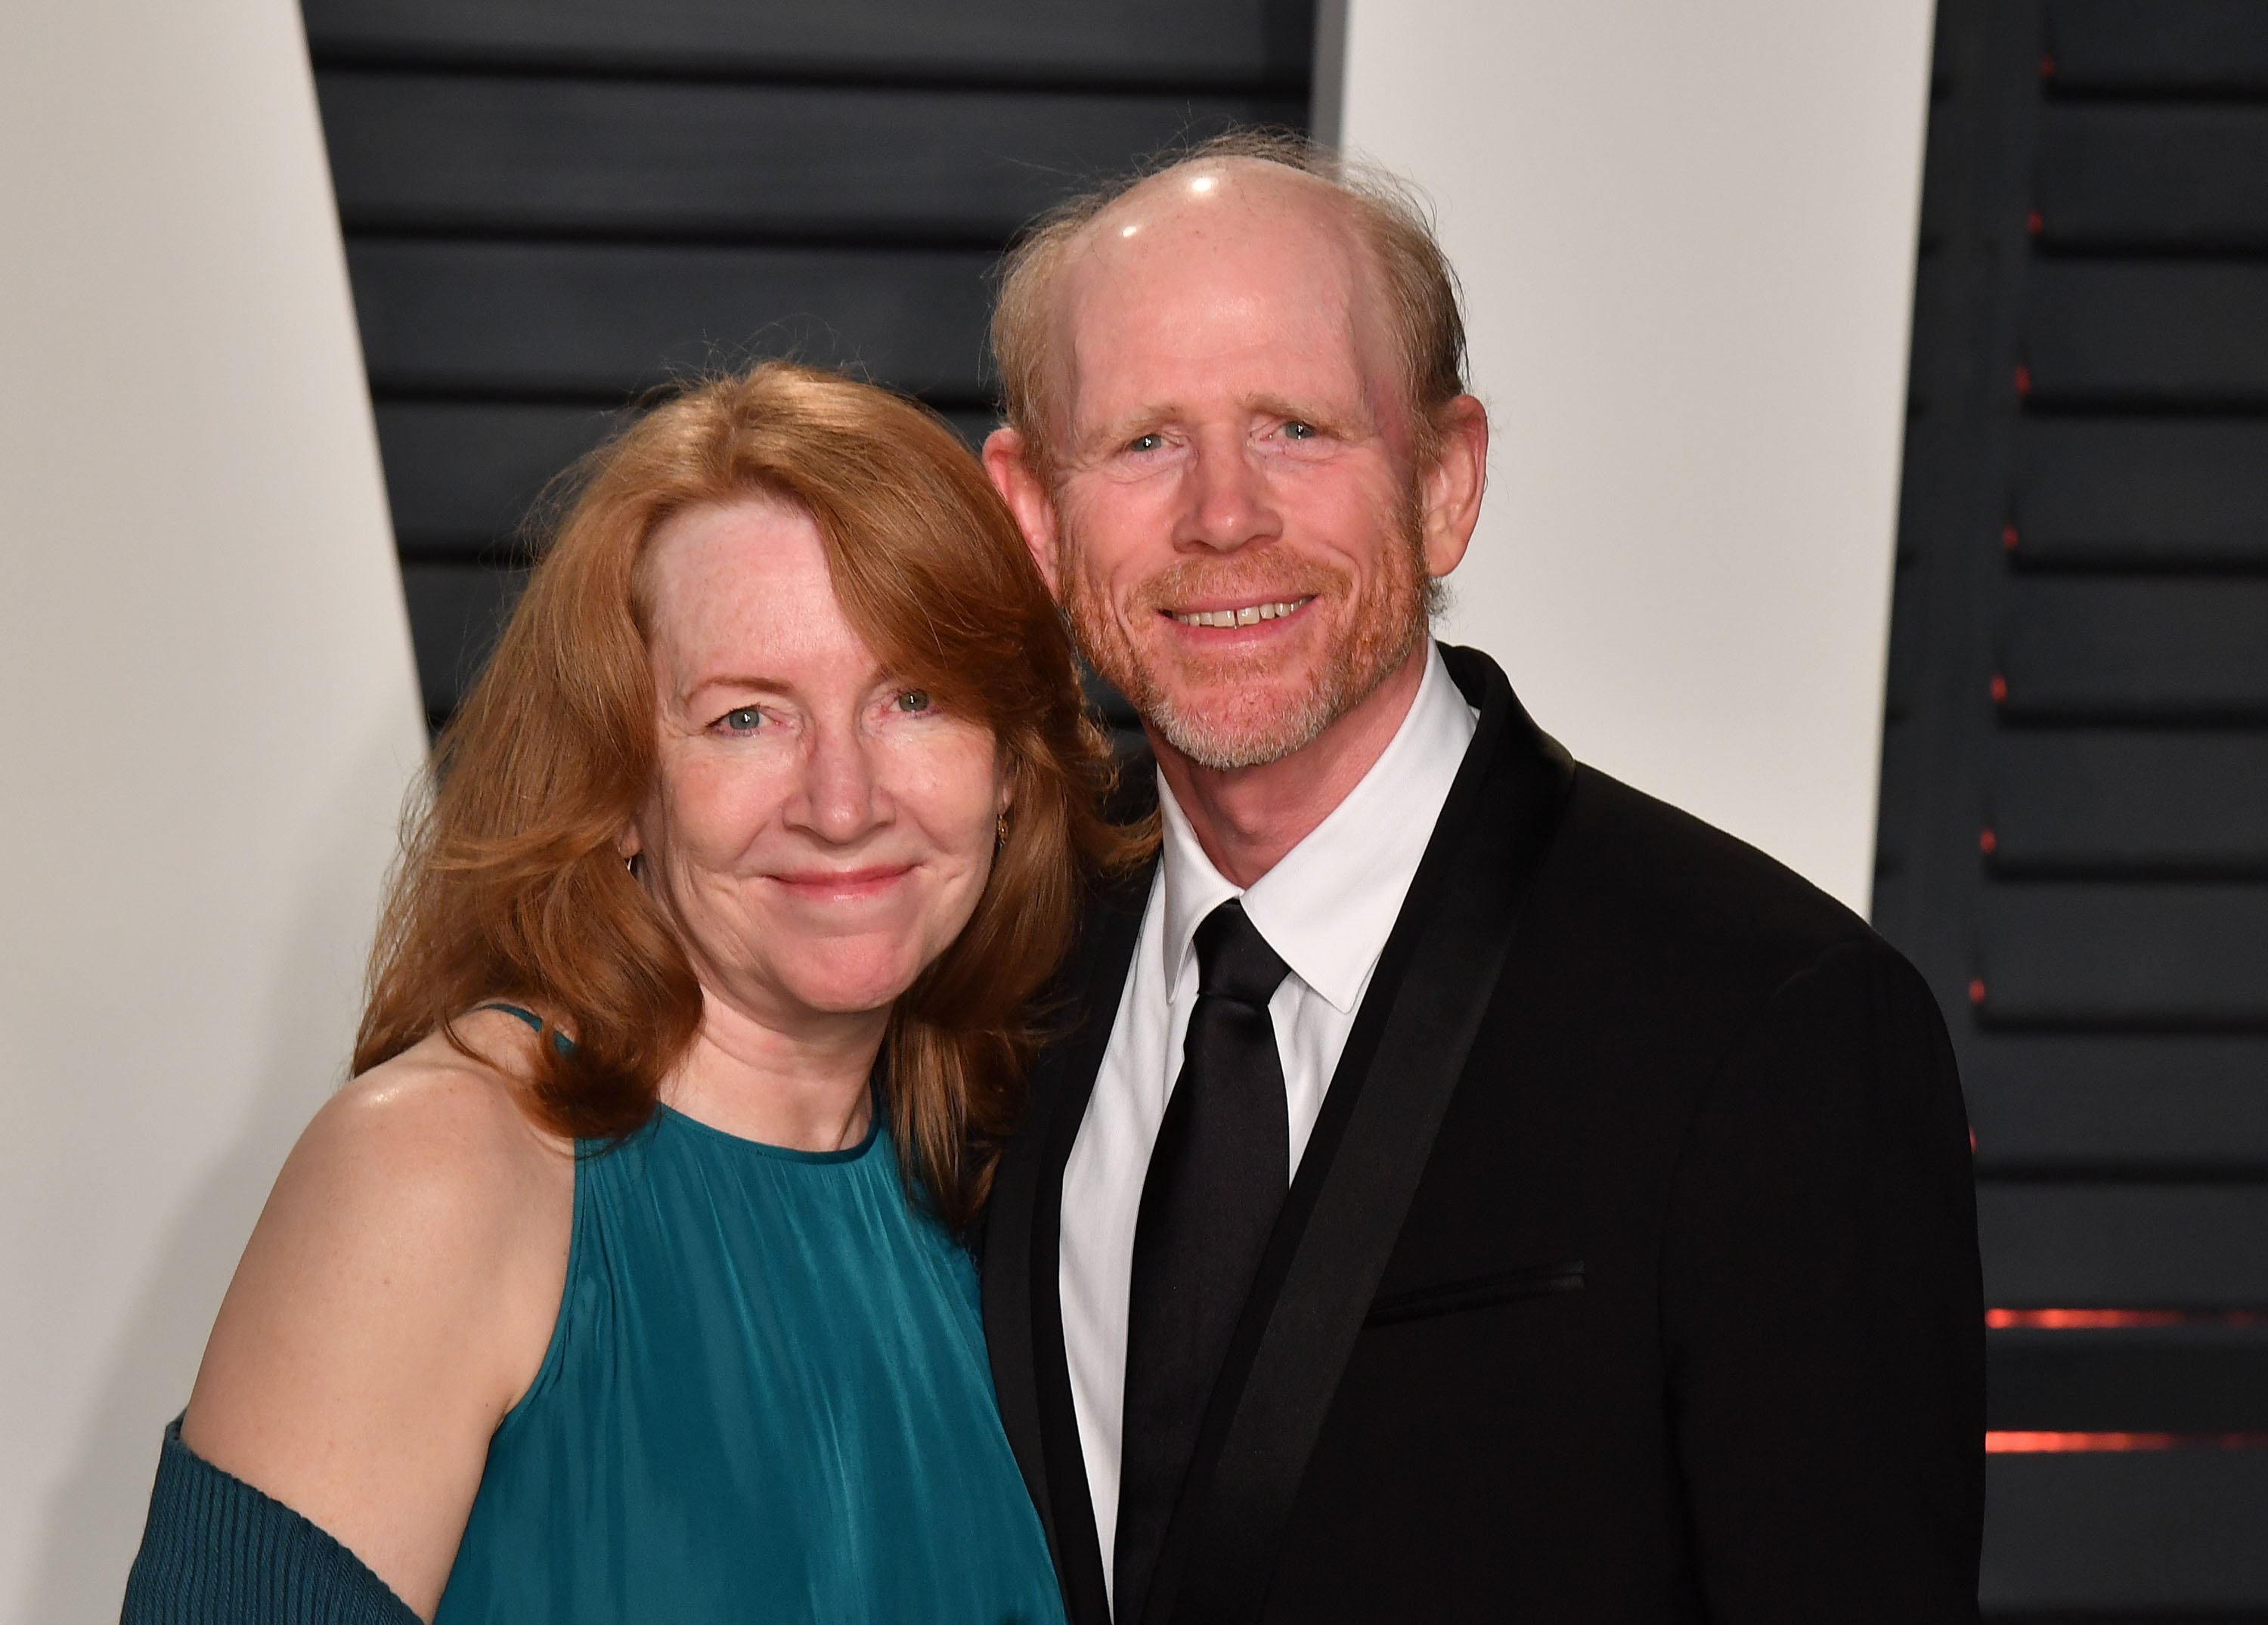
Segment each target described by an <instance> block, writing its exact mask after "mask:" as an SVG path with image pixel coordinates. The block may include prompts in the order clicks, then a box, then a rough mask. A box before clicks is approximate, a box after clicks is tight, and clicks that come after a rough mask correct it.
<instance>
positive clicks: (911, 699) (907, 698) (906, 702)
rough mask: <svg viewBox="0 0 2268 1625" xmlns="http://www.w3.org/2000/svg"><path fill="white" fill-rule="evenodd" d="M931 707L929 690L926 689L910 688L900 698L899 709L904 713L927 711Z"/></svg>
mask: <svg viewBox="0 0 2268 1625" xmlns="http://www.w3.org/2000/svg"><path fill="white" fill-rule="evenodd" d="M930 705H931V700H930V697H929V690H928V689H926V688H909V689H907V690H906V691H905V692H904V693H903V694H902V695H899V696H898V709H899V710H902V711H925V710H929V708H930Z"/></svg>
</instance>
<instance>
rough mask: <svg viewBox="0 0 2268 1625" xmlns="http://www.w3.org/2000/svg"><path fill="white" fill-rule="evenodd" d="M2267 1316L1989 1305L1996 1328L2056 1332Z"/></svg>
mask: <svg viewBox="0 0 2268 1625" xmlns="http://www.w3.org/2000/svg"><path fill="white" fill-rule="evenodd" d="M2264 1318H2268V1317H2263V1316H2262V1315H2261V1314H2259V1313H2257V1312H2256V1311H2253V1310H2249V1309H2227V1310H2205V1311H2198V1310H2191V1309H1987V1310H1986V1311H1985V1325H1986V1326H1988V1327H1992V1329H1993V1330H1994V1331H2006V1330H2007V1329H2008V1328H2010V1327H2036V1328H2037V1329H2040V1330H2043V1331H2053V1332H2095V1331H2106V1330H2110V1329H2112V1328H2114V1327H2127V1326H2254V1325H2257V1324H2259V1323H2260V1322H2261V1321H2262V1320H2263V1319H2264Z"/></svg>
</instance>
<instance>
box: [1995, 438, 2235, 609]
mask: <svg viewBox="0 0 2268 1625" xmlns="http://www.w3.org/2000/svg"><path fill="white" fill-rule="evenodd" d="M2012 519H2013V528H2014V551H2015V555H2016V559H2017V562H2019V563H2021V564H2025V565H2037V566H2040V567H2043V568H2048V569H2063V568H2084V567H2090V566H2092V567H2102V568H2124V567H2140V568H2154V569H2165V568H2169V567H2180V566H2189V567H2195V568H2204V569H2218V570H2261V571H2268V421H2262V420H2259V419H2236V420H2234V421H2232V420H2228V419H2214V418H2190V417H2183V418H2151V417H2110V418H2045V419H2037V418H2036V419H2034V420H2032V421H2031V422H2029V423H2025V424H2024V425H2023V429H2022V431H2021V434H2020V436H2019V437H2018V439H2017V443H2016V470H2015V500H2014V513H2013V515H2012Z"/></svg>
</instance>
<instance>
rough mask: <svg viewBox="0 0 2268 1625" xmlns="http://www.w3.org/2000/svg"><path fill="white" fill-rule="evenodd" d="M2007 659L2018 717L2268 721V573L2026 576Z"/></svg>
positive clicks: (2007, 710)
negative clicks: (2236, 576)
mask: <svg viewBox="0 0 2268 1625" xmlns="http://www.w3.org/2000/svg"><path fill="white" fill-rule="evenodd" d="M2264 325H2268V324H2264ZM2000 659H2001V664H2000V671H2001V673H2002V675H2003V676H2004V677H2005V679H2006V680H2007V699H2006V702H2005V705H2004V708H2003V710H2004V715H2005V716H2006V717H2008V718H2010V719H2012V720H2022V719H2031V718H2052V719H2058V720H2069V721H2119V720H2127V719H2132V720H2138V721H2139V720H2177V721H2178V720H2203V721H2255V720H2268V581H2261V580H2257V579H2253V580H2235V581H2215V580H2188V581H2183V580H2165V579H2157V578H2150V577H2122V576H2110V577H2090V578H2086V579H2073V580H2064V579H2053V578H2051V579H2029V580H2028V579H2021V578H2020V579H2019V580H2017V581H2015V582H2014V583H2013V584H2011V585H2010V588H2009V591H2008V595H2007V609H2006V619H2005V621H2004V622H2003V624H2002V630H2001V637H2000Z"/></svg>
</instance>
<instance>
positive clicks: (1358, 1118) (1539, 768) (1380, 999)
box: [1143, 649, 1572, 1625]
mask: <svg viewBox="0 0 2268 1625" xmlns="http://www.w3.org/2000/svg"><path fill="white" fill-rule="evenodd" d="M1443 652H1444V654H1445V656H1446V657H1447V660H1448V663H1449V667H1450V671H1451V672H1452V673H1453V674H1454V676H1455V677H1456V678H1457V680H1458V687H1459V688H1462V689H1463V690H1464V692H1465V694H1466V695H1467V697H1468V698H1469V699H1470V700H1472V701H1474V702H1477V704H1478V705H1479V707H1480V711H1481V717H1480V721H1479V724H1478V726H1477V729H1476V732H1475V734H1474V738H1473V743H1472V745H1471V746H1470V747H1469V749H1468V751H1467V753H1466V756H1465V761H1464V763H1463V765H1462V767H1461V768H1460V769H1459V770H1458V774H1457V778H1456V782H1455V783H1454V787H1453V788H1452V789H1451V790H1450V792H1449V798H1448V800H1447V804H1446V805H1444V806H1443V808H1442V811H1441V817H1440V821H1439V822H1438V823H1437V825H1436V826H1435V829H1434V835H1433V839H1432V842H1431V843H1430V844H1429V845H1428V846H1427V848H1426V851H1425V860H1424V862H1423V863H1422V864H1420V865H1419V866H1418V875H1417V878H1416V879H1415V880H1414V881H1413V882H1412V884H1411V886H1410V896H1409V900H1408V901H1406V902H1405V903H1404V905H1403V911H1402V915H1401V918H1400V919H1399V920H1398V921H1397V922H1396V923H1395V928H1394V932H1393V935H1392V936H1391V937H1390V938H1388V941H1387V945H1386V949H1385V952H1383V953H1382V954H1381V956H1380V960H1379V966H1378V970H1377V972H1376V974H1374V975H1373V978H1372V980H1371V986H1370V989H1369V991H1368V992H1367V993H1366V995H1365V996H1364V999H1363V1007H1362V1011H1361V1013H1360V1014H1359V1016H1358V1017H1357V1018H1356V1023H1355V1028H1354V1031H1353V1032H1352V1033H1351V1034H1349V1037H1348V1041H1347V1047H1346V1051H1345V1053H1344V1055H1343V1056H1342V1058H1341V1060H1340V1063H1339V1067H1338V1070H1337V1073H1335V1074H1334V1076H1333V1077H1332V1080H1331V1087H1330V1090H1329V1093H1328V1094H1327V1095H1326V1097H1325V1099H1324V1103H1323V1110H1322V1115H1321V1116H1320V1117H1319V1118H1318V1119H1317V1121H1316V1124H1315V1130H1314V1136H1312V1137H1311V1138H1310V1140H1309V1141H1308V1145H1307V1151H1306V1153H1305V1155H1304V1156H1303V1157H1302V1158H1301V1159H1300V1172H1299V1175H1298V1177H1297V1178H1296V1179H1295V1180H1293V1181H1292V1189H1291V1191H1290V1193H1289V1194H1288V1195H1287V1196H1286V1198H1285V1207H1284V1213H1283V1217H1281V1219H1280V1220H1279V1221H1278V1224H1277V1227H1276V1230H1275V1232H1274V1234H1273V1235H1272V1236H1271V1238H1270V1242H1269V1250H1268V1254H1267V1255H1266V1257H1265V1258H1264V1259H1263V1262H1262V1265H1261V1270H1260V1276H1259V1278H1258V1280H1257V1281H1256V1283H1255V1284H1254V1288H1253V1296H1252V1298H1251V1300H1250V1302H1249V1303H1248V1305H1247V1307H1246V1310H1245V1313H1244V1318H1243V1320H1242V1321H1241V1323H1240V1324H1239V1326H1238V1328H1237V1334H1236V1339H1235V1342H1233V1344H1232V1346H1231V1348H1230V1351H1229V1355H1228V1358H1227V1360H1226V1363H1225V1364H1224V1366H1223V1368H1222V1372H1221V1378H1220V1381H1219V1386H1216V1388H1215V1390H1214V1395H1215V1398H1214V1402H1213V1404H1212V1405H1211V1406H1210V1407H1209V1408H1207V1411H1206V1415H1205V1425H1204V1431H1203V1433H1202V1434H1201V1435H1200V1436H1199V1438H1198V1442H1197V1453H1196V1456H1195V1458H1194V1460H1192V1462H1191V1465H1190V1470H1189V1480H1188V1485H1189V1488H1188V1489H1187V1490H1186V1491H1185V1492H1184V1499H1183V1501H1182V1505H1181V1507H1180V1508H1179V1509H1178V1511H1176V1513H1175V1519H1174V1523H1173V1525H1172V1526H1171V1528H1170V1529H1169V1530H1168V1532H1167V1540H1166V1547H1165V1550H1164V1552H1163V1554H1162V1555H1161V1556H1160V1563H1159V1568H1158V1573H1157V1577H1156V1579H1155V1580H1154V1581H1153V1583H1152V1592H1151V1597H1150V1601H1149V1603H1148V1604H1147V1605H1146V1606H1145V1609H1144V1614H1143V1618H1144V1621H1145V1625H1165V1622H1166V1621H1173V1625H1198V1622H1200V1621H1203V1622H1206V1625H1210V1622H1211V1621H1220V1622H1222V1625H1228V1622H1229V1621H1235V1622H1237V1625H1242V1622H1243V1621H1250V1620H1252V1619H1254V1618H1256V1616H1257V1615H1258V1614H1259V1612H1260V1608H1261V1606H1262V1603H1263V1599H1264V1598H1265V1595H1266V1592H1267V1588H1268V1585H1269V1582H1270V1578H1271V1577H1272V1575H1273V1571H1274V1569H1275V1564H1276V1559H1277V1554H1278V1551H1279V1549H1280V1548H1281V1545H1282V1541H1283V1536H1284V1531H1285V1525H1286V1524H1287V1523H1288V1521H1289V1519H1290V1517H1291V1511H1292V1500H1293V1498H1294V1496H1296V1495H1297V1493H1298V1490H1299V1486H1300V1478H1301V1476H1302V1474H1304V1473H1305V1472H1306V1470H1307V1459H1308V1456H1309V1455H1310V1453H1311V1452H1313V1450H1314V1443H1315V1438H1316V1436H1317V1435H1318V1433H1319V1432H1320V1431H1321V1430H1322V1422H1323V1416H1324V1414H1325V1412H1326V1411H1327V1410H1328V1409H1329V1406H1330V1402H1331V1398H1332V1395H1333V1394H1334V1393H1336V1391H1337V1387H1338V1382H1339V1377H1340V1374H1341V1372H1342V1371H1344V1369H1345V1366H1346V1362H1347V1359H1348V1357H1349V1356H1350V1355H1351V1353H1352V1352H1353V1349H1354V1340H1355V1336H1356V1334H1357V1333H1358V1332H1359V1331H1360V1330H1361V1327H1362V1321H1363V1317H1364V1315H1365V1313H1366V1312H1367V1311H1368V1310H1369V1307H1370V1305H1371V1302H1372V1300H1373V1298H1375V1297H1376V1296H1377V1291H1378V1283H1379V1281H1380V1279H1381V1276H1383V1275H1384V1273H1385V1269H1386V1264H1387V1260H1388V1255H1389V1254H1391V1253H1392V1251H1393V1249H1394V1244H1395V1240H1396V1239H1397V1238H1398V1236H1399V1235H1400V1232H1401V1228H1402V1219H1403V1215H1404V1214H1405V1213H1406V1212H1408V1210H1409V1207H1410V1197H1411V1195H1413V1194H1414V1193H1415V1192H1416V1190H1417V1188H1418V1180H1419V1178H1420V1176H1421V1175H1422V1174H1423V1173H1424V1171H1425V1162H1426V1159H1427V1157H1428V1156H1429V1154H1430V1153H1431V1151H1432V1144H1433V1137H1434V1135H1435V1132H1436V1131H1437V1130H1438V1129H1439V1128H1440V1121H1441V1117H1442V1114H1443V1113H1444V1112H1445V1111H1446V1110H1447V1107H1448V1102H1449V1097H1450V1096H1451V1094H1452V1093H1453V1092H1454V1090H1455V1088H1456V1083H1457V1079H1458V1077H1460V1076H1461V1075H1462V1072H1463V1070H1464V1066H1465V1059H1466V1056H1467V1055H1468V1054H1469V1051H1470V1049H1471V1047H1472V1042H1473V1038H1474V1035H1475V1034H1476V1032H1477V1031H1478V1029H1479V1026H1480V1021H1481V1017H1482V1014H1483V1012H1484V1010H1485V1008H1486V1006H1487V1004H1488V1003H1489V1001H1490V999H1491V996H1493V994H1494V992H1495V989H1496V986H1497V983H1498V981H1499V977H1500V975H1501V974H1502V971H1503V967H1504V963H1505V959H1506V954H1507V953H1508V952H1509V951H1510V948H1511V945H1512V939H1513V931H1514V928H1515V926H1516V924H1517V922H1518V917H1519V914H1520V908H1521V902H1522V901H1523V899H1524V897H1525V895H1526V893H1527V889H1528V879H1529V878H1530V876H1531V875H1532V874H1533V872H1534V871H1535V866H1536V864H1537V863H1538V861H1539V860H1540V859H1541V857H1542V856H1543V851H1544V849H1545V847H1546V846H1547V845H1548V844H1549V842H1550V836H1551V834H1552V832H1553V830H1554V829H1556V828H1557V823H1558V815H1559V812H1560V809H1561V808H1562V806H1563V805H1565V799H1566V791H1567V789H1568V786H1569V784H1570V783H1572V764H1571V763H1570V762H1569V761H1568V760H1567V757H1566V754H1565V752H1564V751H1562V750H1560V748H1559V747H1558V746H1557V745H1556V744H1555V743H1553V742H1552V741H1551V740H1550V739H1547V738H1545V737H1544V736H1543V734H1542V733H1540V732H1537V730H1536V728H1535V724H1533V723H1531V722H1530V721H1529V720H1528V717H1527V714H1526V713H1525V712H1524V711H1522V710H1521V709H1520V705H1519V702H1517V701H1516V700H1515V699H1514V698H1513V694H1512V689H1511V687H1510V685H1509V684H1508V683H1506V680H1505V677H1504V673H1502V672H1500V671H1499V670H1498V669H1497V667H1496V665H1495V664H1494V663H1493V662H1491V661H1490V660H1489V659H1487V658H1486V657H1484V656H1482V655H1478V654H1476V653H1473V652H1471V651H1465V650H1456V649H1445V650H1444V651H1443Z"/></svg>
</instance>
